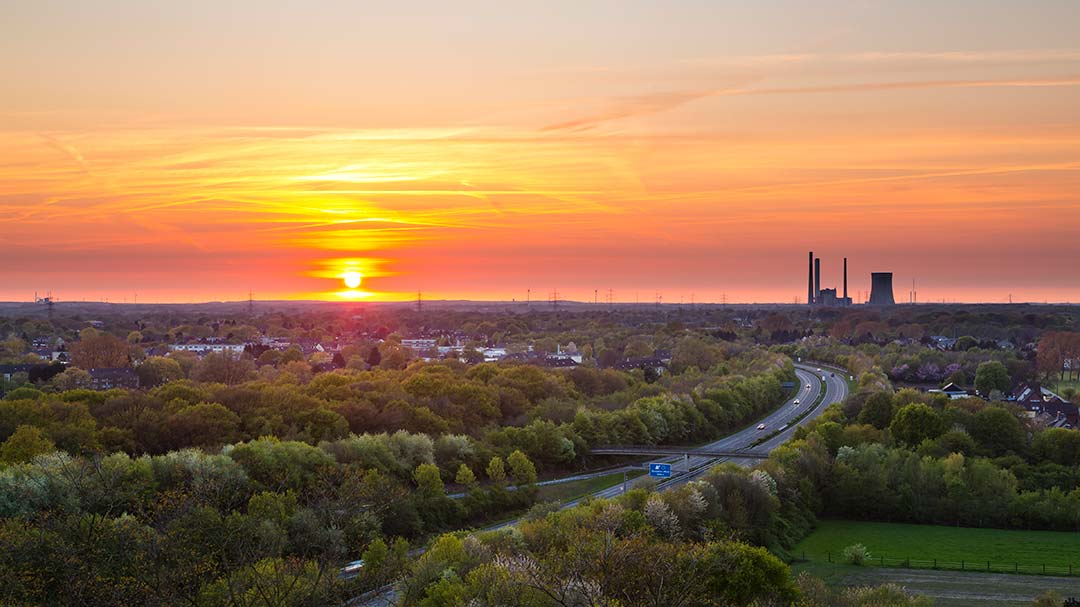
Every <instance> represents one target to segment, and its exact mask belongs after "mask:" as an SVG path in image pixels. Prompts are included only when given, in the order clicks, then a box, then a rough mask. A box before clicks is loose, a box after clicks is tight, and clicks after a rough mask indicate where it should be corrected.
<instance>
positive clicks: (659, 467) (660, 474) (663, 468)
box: [649, 463, 671, 478]
mask: <svg viewBox="0 0 1080 607" xmlns="http://www.w3.org/2000/svg"><path fill="white" fill-rule="evenodd" d="M649 476H653V477H656V478H671V464H661V463H654V464H649Z"/></svg>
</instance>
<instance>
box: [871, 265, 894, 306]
mask: <svg viewBox="0 0 1080 607" xmlns="http://www.w3.org/2000/svg"><path fill="white" fill-rule="evenodd" d="M895 303H896V300H894V299H893V291H892V272H874V273H872V274H870V305H872V306H891V305H894V304H895Z"/></svg>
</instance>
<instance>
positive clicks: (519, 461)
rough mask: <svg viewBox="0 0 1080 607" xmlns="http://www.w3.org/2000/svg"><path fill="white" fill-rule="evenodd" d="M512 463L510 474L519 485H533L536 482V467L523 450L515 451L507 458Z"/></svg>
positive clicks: (507, 461)
mask: <svg viewBox="0 0 1080 607" xmlns="http://www.w3.org/2000/svg"><path fill="white" fill-rule="evenodd" d="M506 463H507V464H509V465H510V476H511V478H513V479H514V483H515V484H518V485H532V484H534V483H536V480H537V477H536V467H535V466H533V463H532V462H531V461H529V457H528V456H527V455H525V454H524V453H522V452H521V451H516V450H515V451H514V452H513V453H511V454H510V457H508V458H506Z"/></svg>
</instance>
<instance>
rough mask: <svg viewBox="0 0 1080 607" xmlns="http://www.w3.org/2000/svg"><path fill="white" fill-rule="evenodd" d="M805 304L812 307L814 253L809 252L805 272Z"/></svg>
mask: <svg viewBox="0 0 1080 607" xmlns="http://www.w3.org/2000/svg"><path fill="white" fill-rule="evenodd" d="M806 303H808V304H810V305H814V252H813V251H810V260H809V267H808V269H807V271H806Z"/></svg>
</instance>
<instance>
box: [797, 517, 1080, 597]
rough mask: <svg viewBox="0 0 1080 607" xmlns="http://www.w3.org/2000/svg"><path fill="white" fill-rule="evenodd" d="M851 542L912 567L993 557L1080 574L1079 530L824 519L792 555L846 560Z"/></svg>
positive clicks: (1006, 564)
mask: <svg viewBox="0 0 1080 607" xmlns="http://www.w3.org/2000/svg"><path fill="white" fill-rule="evenodd" d="M852 544H862V545H864V546H866V547H867V549H868V550H869V551H870V555H871V559H870V564H879V563H880V562H881V561H880V560H879V559H880V558H882V557H884V558H885V559H886V562H885V564H886V565H890V564H892V565H896V564H897V563H896V562H895V559H911V560H912V561H915V560H918V561H919V564H918V565H914V566H919V567H928V566H929V565H928V564H922V563H923V562H924V561H933V560H934V559H937V560H938V561H939V562H941V564H940V567H941V568H953V565H952V563H957V565H959V563H961V562H964V563H965V566H966V567H967V568H983V569H985V567H986V562H987V561H990V563H991V570H993V571H1002V572H1006V571H1009V570H1010V569H1013V570H1019V571H1020V572H1025V571H1026V572H1027V573H1040V572H1041V571H1040V570H1039V569H1040V568H1041V567H1042V566H1043V565H1046V566H1047V567H1048V568H1049V571H1048V573H1065V572H1068V567H1069V565H1072V566H1073V571H1074V573H1075V574H1080V533H1070V532H1056V531H1015V530H1002V529H972V528H966V527H940V526H935V525H904V524H898V523H868V522H855V521H837V520H826V521H822V522H821V523H820V524H819V525H818V528H817V530H815V531H814V532H813V533H812V534H810V536H808V537H807V538H806V539H805V540H803V541H802V542H800V543H799V545H798V546H796V547H795V549H794V550H792V554H793V555H794V556H796V557H802V556H803V554H804V553H805V555H806V557H805V558H806V559H807V560H810V561H827V560H828V558H829V555H830V554H831V558H832V560H833V561H834V562H836V561H840V560H842V557H841V556H840V554H841V552H842V551H843V549H844V548H845V547H847V546H850V545H852ZM890 560H893V562H892V563H890V562H889V561H890ZM946 562H948V563H949V564H946ZM1078 585H1080V582H1078Z"/></svg>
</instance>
